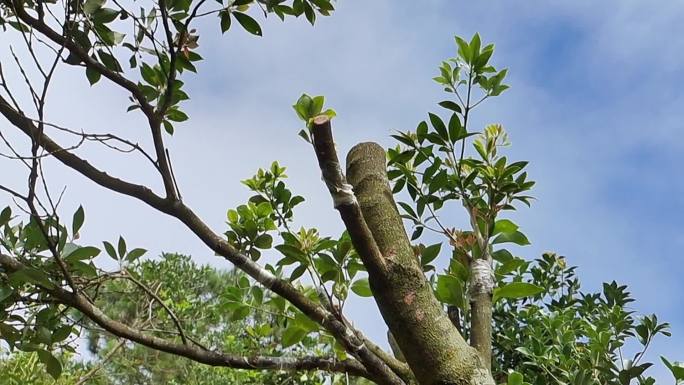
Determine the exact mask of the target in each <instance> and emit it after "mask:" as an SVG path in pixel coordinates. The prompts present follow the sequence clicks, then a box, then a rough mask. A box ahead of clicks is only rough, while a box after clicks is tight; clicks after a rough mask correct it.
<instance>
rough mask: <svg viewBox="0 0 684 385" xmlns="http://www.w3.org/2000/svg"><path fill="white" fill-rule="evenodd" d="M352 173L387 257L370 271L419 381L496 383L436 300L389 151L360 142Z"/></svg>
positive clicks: (386, 316) (375, 291) (354, 151)
mask: <svg viewBox="0 0 684 385" xmlns="http://www.w3.org/2000/svg"><path fill="white" fill-rule="evenodd" d="M347 176H348V180H349V182H350V183H351V184H352V186H353V187H354V193H355V195H356V197H357V198H358V203H359V206H360V207H361V211H362V213H363V218H364V219H365V222H366V223H367V225H368V227H369V229H370V231H371V232H372V235H373V238H374V240H375V242H376V243H377V246H378V248H379V250H380V252H381V254H382V256H383V258H384V263H385V264H384V266H383V267H382V269H380V270H381V271H379V272H377V273H376V272H374V271H373V270H372V269H370V270H369V282H370V286H371V289H372V290H373V295H374V297H375V299H376V301H377V303H378V307H379V308H380V312H381V314H382V316H383V318H384V320H385V322H386V323H387V325H388V327H389V329H390V331H391V332H392V334H393V336H394V338H395V340H396V342H397V344H398V345H399V347H400V348H401V351H402V353H403V355H404V356H405V357H406V361H407V363H408V364H409V366H410V368H411V370H412V371H413V373H414V374H415V376H416V379H417V380H418V382H419V383H420V384H426V385H428V384H429V385H433V384H463V385H466V384H472V385H475V384H478V385H480V384H494V381H493V379H492V378H491V375H490V374H489V370H488V369H487V368H486V366H485V365H484V362H483V361H482V359H481V358H480V355H479V354H478V353H477V352H476V351H475V350H474V349H472V348H471V347H470V346H469V345H468V344H467V342H466V341H465V340H464V339H463V337H462V336H461V335H460V334H459V332H458V331H457V330H456V328H455V327H454V326H453V325H452V323H451V321H450V320H449V318H448V317H447V315H446V313H445V312H444V310H443V308H442V305H441V304H440V303H439V302H438V301H437V299H436V298H435V296H434V293H433V292H432V287H431V286H430V284H429V283H428V281H427V279H426V278H425V275H424V273H423V271H422V269H421V267H420V263H419V262H418V260H417V259H416V257H415V255H414V252H413V249H412V247H411V244H410V242H409V239H408V237H407V235H406V231H405V229H404V225H403V221H402V219H401V217H400V215H399V212H398V210H397V207H396V204H395V202H394V198H393V196H392V192H391V190H390V186H389V182H388V180H387V169H386V157H385V150H384V149H383V148H382V147H380V146H379V145H377V144H375V143H361V144H359V145H357V146H355V147H354V148H353V149H352V150H351V151H350V152H349V155H348V157H347Z"/></svg>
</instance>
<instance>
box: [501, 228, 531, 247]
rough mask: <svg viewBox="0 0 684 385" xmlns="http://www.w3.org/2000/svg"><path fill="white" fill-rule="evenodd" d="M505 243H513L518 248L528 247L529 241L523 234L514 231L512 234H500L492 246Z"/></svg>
mask: <svg viewBox="0 0 684 385" xmlns="http://www.w3.org/2000/svg"><path fill="white" fill-rule="evenodd" d="M506 242H511V243H515V244H516V245H520V246H525V245H529V244H530V241H529V240H528V239H527V237H526V236H525V234H523V233H521V232H520V231H515V232H512V233H501V234H499V236H497V237H496V238H495V239H494V241H493V242H492V244H497V243H506Z"/></svg>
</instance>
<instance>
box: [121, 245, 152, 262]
mask: <svg viewBox="0 0 684 385" xmlns="http://www.w3.org/2000/svg"><path fill="white" fill-rule="evenodd" d="M145 253H147V250H145V249H141V248H135V249H133V250H131V251H129V252H128V254H127V255H126V260H127V261H129V262H133V261H135V260H137V259H138V258H140V257H142V256H143V255H145Z"/></svg>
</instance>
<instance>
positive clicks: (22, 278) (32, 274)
mask: <svg viewBox="0 0 684 385" xmlns="http://www.w3.org/2000/svg"><path fill="white" fill-rule="evenodd" d="M10 279H11V281H13V282H19V283H31V284H34V285H38V286H42V287H44V288H47V289H54V288H55V285H54V284H53V283H52V282H51V281H50V277H48V275H47V274H46V273H45V272H44V271H42V270H38V269H36V268H33V267H25V268H23V269H21V270H18V271H15V272H14V273H12V274H10Z"/></svg>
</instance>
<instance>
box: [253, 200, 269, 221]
mask: <svg viewBox="0 0 684 385" xmlns="http://www.w3.org/2000/svg"><path fill="white" fill-rule="evenodd" d="M272 212H273V207H271V203H270V202H261V203H259V205H258V206H257V208H256V214H257V216H258V217H260V218H265V217H267V216H269V215H271V213H272Z"/></svg>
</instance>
